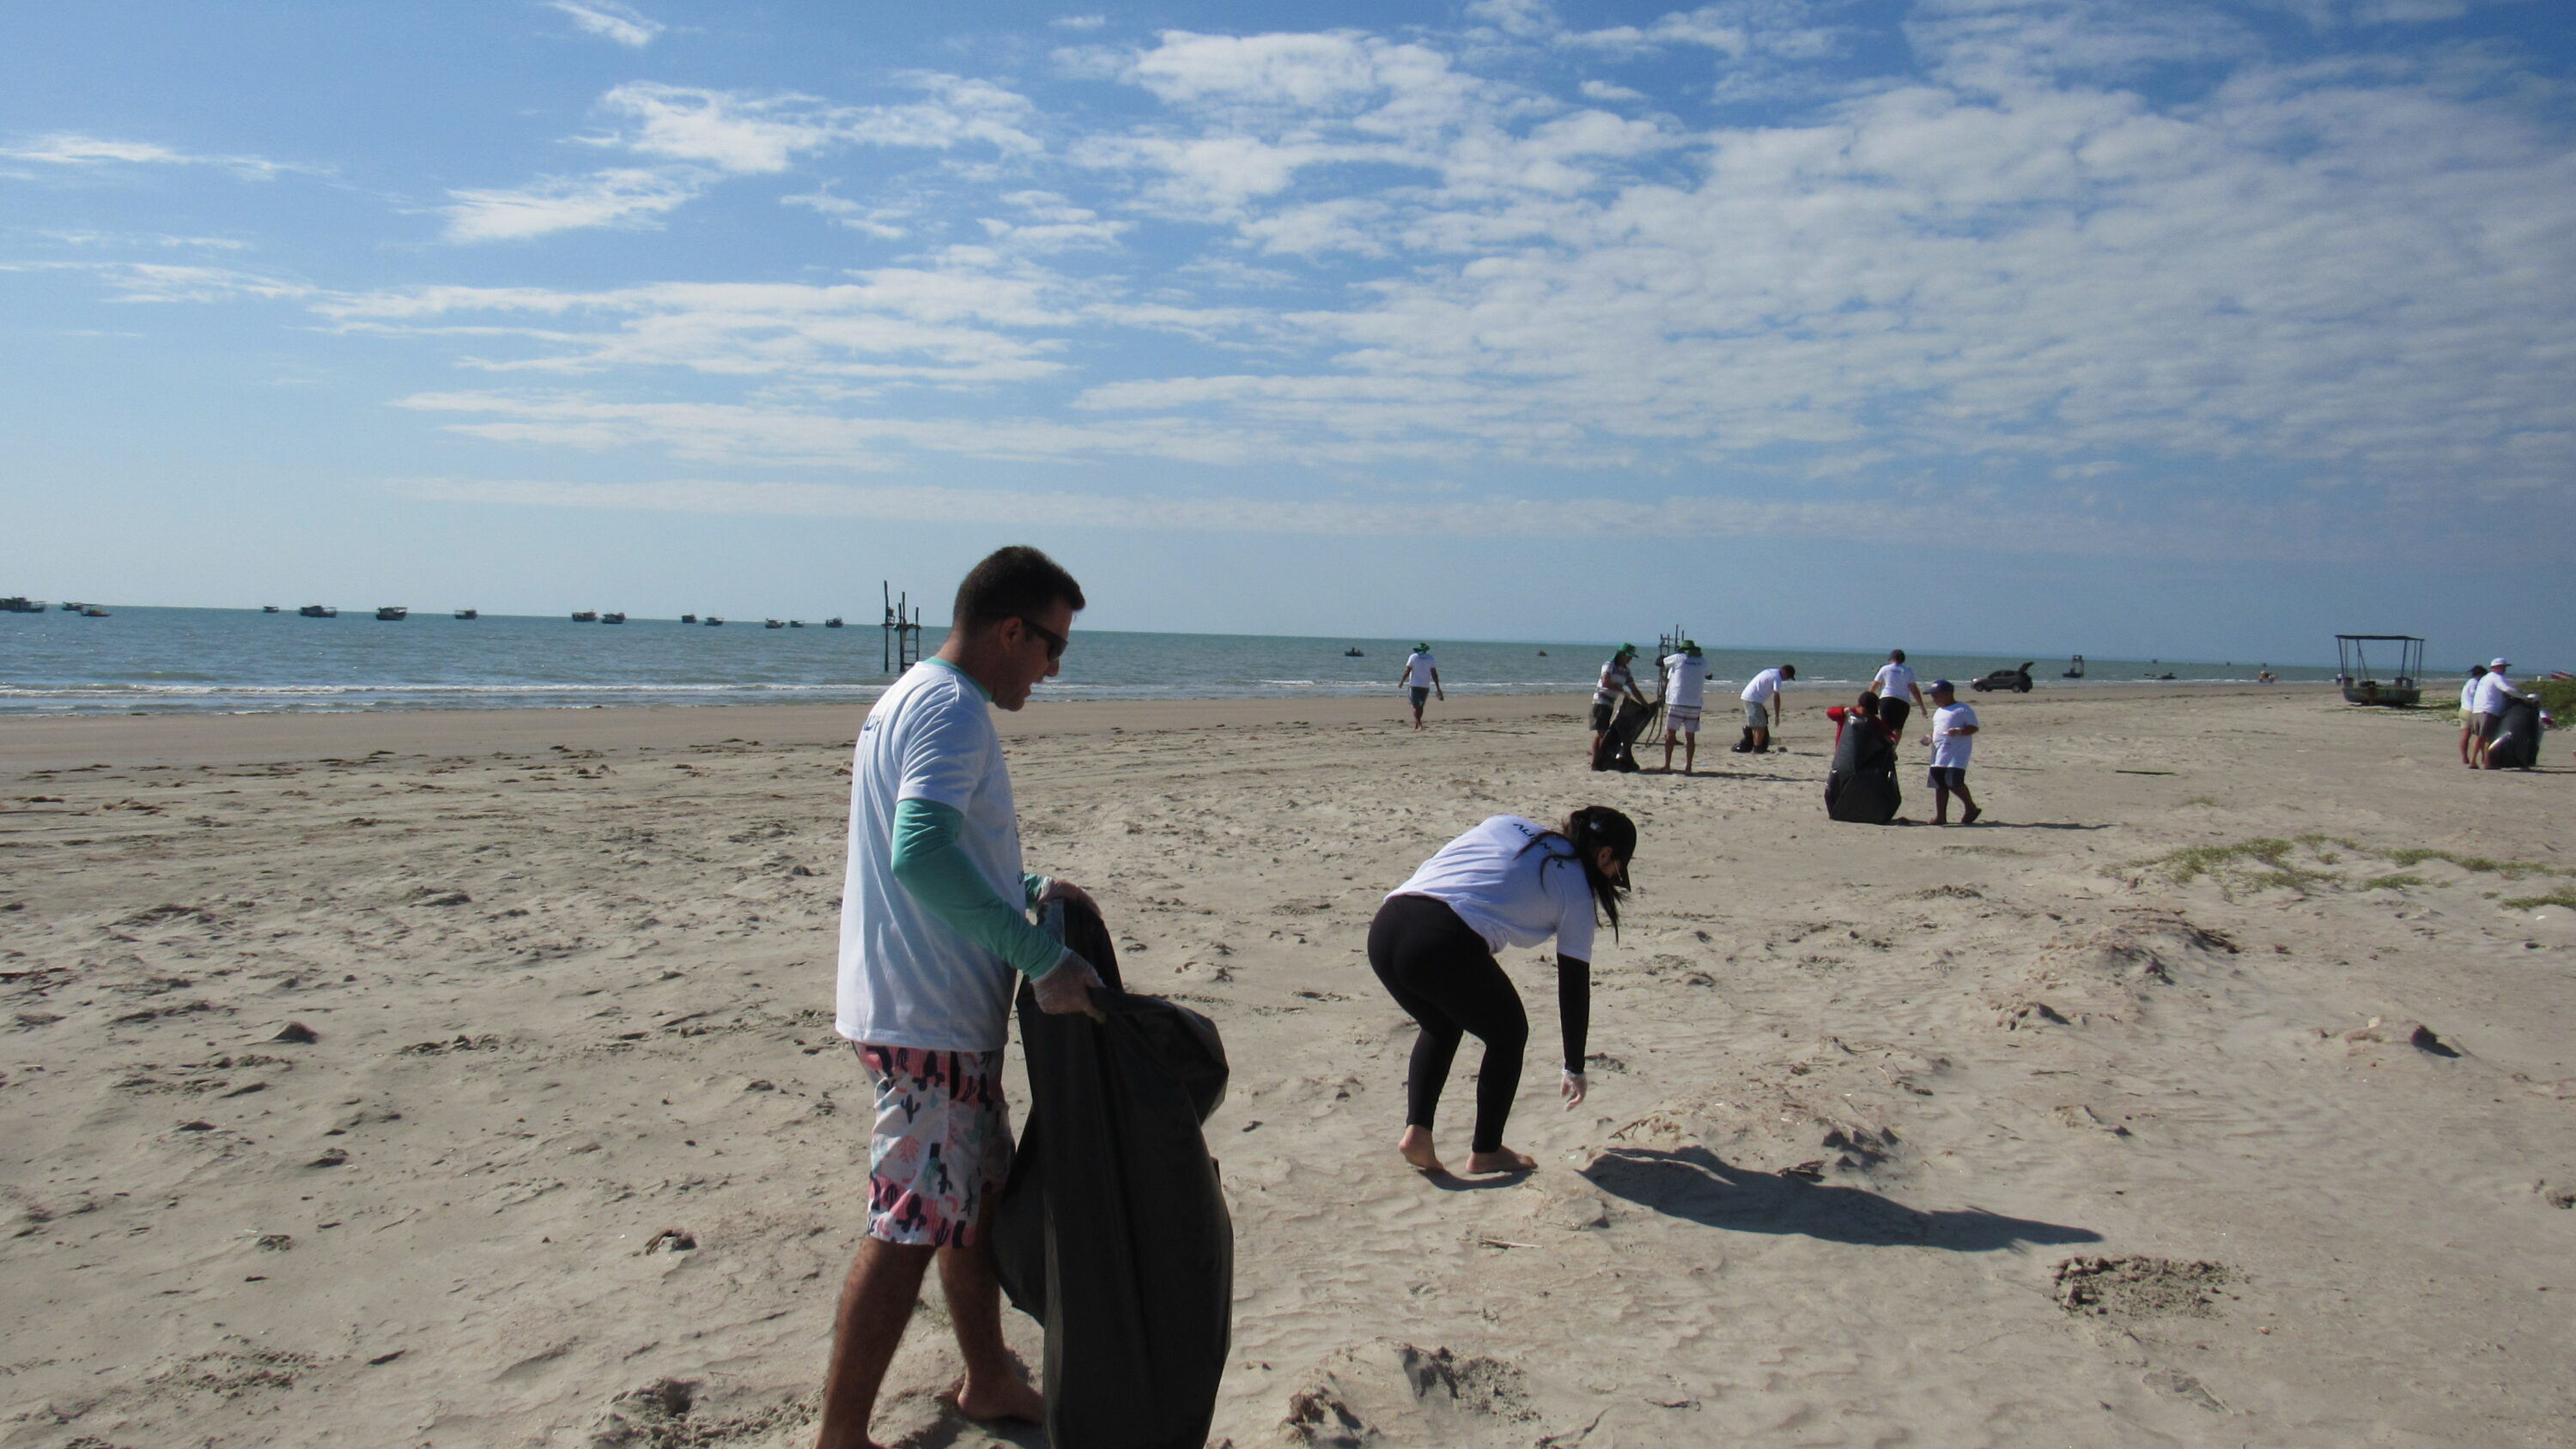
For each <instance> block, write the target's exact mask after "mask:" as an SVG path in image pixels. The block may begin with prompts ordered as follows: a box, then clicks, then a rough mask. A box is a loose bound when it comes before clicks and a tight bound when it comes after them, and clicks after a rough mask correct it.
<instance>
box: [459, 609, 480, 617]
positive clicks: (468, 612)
mask: <svg viewBox="0 0 2576 1449" xmlns="http://www.w3.org/2000/svg"><path fill="white" fill-rule="evenodd" d="M456 617H458V618H460V619H480V618H482V617H483V611H482V610H480V609H459V610H457V611H456Z"/></svg>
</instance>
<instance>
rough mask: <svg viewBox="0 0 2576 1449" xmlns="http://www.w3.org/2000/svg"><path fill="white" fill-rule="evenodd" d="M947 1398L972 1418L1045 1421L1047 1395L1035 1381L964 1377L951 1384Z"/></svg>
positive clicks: (959, 1410)
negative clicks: (1034, 1383)
mask: <svg viewBox="0 0 2576 1449" xmlns="http://www.w3.org/2000/svg"><path fill="white" fill-rule="evenodd" d="M947 1397H948V1402H950V1403H952V1404H955V1405H956V1406H957V1412H959V1413H961V1414H964V1415H965V1416H966V1417H967V1418H969V1419H1025V1420H1027V1421H1028V1422H1030V1423H1032V1424H1043V1423H1045V1422H1046V1396H1045V1395H1043V1394H1041V1393H1039V1392H1038V1391H1037V1387H1036V1386H1035V1385H1033V1384H1024V1383H1022V1382H1020V1381H1019V1379H1017V1378H1015V1377H1013V1378H1004V1379H1002V1380H1000V1381H999V1382H987V1381H985V1380H983V1379H976V1378H971V1377H970V1378H962V1379H959V1380H958V1381H957V1382H956V1383H954V1384H951V1385H950V1386H949V1388H948V1395H947Z"/></svg>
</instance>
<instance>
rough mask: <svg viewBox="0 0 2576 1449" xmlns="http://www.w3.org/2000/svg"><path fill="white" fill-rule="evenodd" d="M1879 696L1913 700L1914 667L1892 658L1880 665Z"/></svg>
mask: <svg viewBox="0 0 2576 1449" xmlns="http://www.w3.org/2000/svg"><path fill="white" fill-rule="evenodd" d="M1877 683H1878V697H1879V698H1881V699H1904V700H1911V699H1912V698H1913V697H1914V668H1913V666H1911V665H1907V664H1899V663H1897V662H1896V661H1895V660H1893V659H1891V660H1889V661H1887V662H1886V663H1885V664H1882V665H1880V666H1878V679H1877Z"/></svg>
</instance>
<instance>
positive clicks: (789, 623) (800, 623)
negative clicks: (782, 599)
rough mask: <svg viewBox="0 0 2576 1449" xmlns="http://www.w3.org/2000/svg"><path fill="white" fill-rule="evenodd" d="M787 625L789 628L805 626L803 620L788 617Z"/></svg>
mask: <svg viewBox="0 0 2576 1449" xmlns="http://www.w3.org/2000/svg"><path fill="white" fill-rule="evenodd" d="M787 627H788V628H790V629H802V628H804V627H805V621H804V620H802V619H790V620H788V621H787Z"/></svg>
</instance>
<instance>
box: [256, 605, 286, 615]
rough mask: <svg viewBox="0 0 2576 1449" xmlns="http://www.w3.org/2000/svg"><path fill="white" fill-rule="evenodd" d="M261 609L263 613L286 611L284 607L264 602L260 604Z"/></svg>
mask: <svg viewBox="0 0 2576 1449" xmlns="http://www.w3.org/2000/svg"><path fill="white" fill-rule="evenodd" d="M259 611H260V612H261V613H263V614H279V613H284V612H285V611H284V610H282V609H280V608H278V607H277V606H276V605H275V604H262V605H260V606H259Z"/></svg>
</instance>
